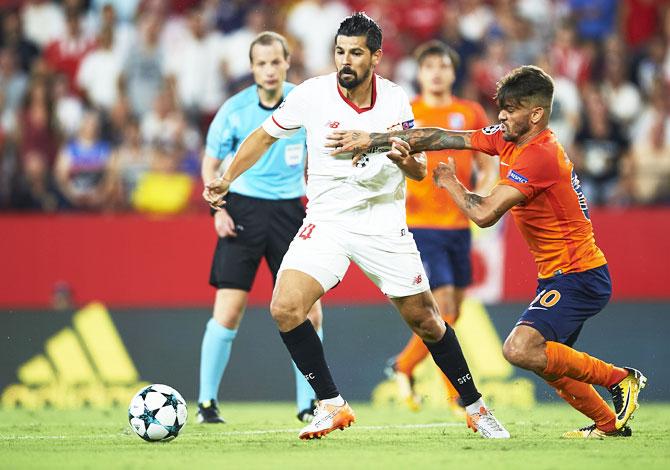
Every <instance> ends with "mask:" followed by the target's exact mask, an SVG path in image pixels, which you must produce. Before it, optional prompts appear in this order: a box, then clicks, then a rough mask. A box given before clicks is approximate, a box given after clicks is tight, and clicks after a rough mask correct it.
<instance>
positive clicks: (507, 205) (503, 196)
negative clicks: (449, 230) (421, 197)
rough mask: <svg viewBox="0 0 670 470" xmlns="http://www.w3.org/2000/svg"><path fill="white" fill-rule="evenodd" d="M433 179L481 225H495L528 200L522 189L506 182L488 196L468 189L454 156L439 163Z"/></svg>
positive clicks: (496, 187) (494, 188) (465, 212)
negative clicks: (461, 180) (515, 207)
mask: <svg viewBox="0 0 670 470" xmlns="http://www.w3.org/2000/svg"><path fill="white" fill-rule="evenodd" d="M433 180H434V181H435V184H436V185H437V187H438V188H443V189H446V190H447V192H448V193H449V195H450V196H451V198H452V199H453V200H454V202H456V205H457V206H458V207H459V208H460V209H461V211H463V213H464V214H465V215H467V216H468V217H469V218H470V220H472V221H473V222H474V223H476V224H477V225H479V226H480V227H490V226H491V225H494V224H495V223H496V222H498V220H500V218H501V217H502V216H503V215H504V214H505V212H507V211H508V210H510V209H511V208H512V207H514V206H516V205H517V204H519V203H521V202H523V201H525V200H526V197H525V196H524V195H523V194H522V193H521V191H519V190H518V189H516V188H513V187H512V186H509V185H506V184H498V185H496V186H494V187H493V190H492V191H491V192H490V193H489V195H488V196H481V195H479V194H475V193H473V192H470V191H468V190H467V189H466V188H465V186H463V184H462V183H461V182H460V181H458V178H456V165H455V164H454V159H453V158H449V161H448V162H447V163H440V164H439V165H438V167H437V168H436V169H435V170H434V171H433Z"/></svg>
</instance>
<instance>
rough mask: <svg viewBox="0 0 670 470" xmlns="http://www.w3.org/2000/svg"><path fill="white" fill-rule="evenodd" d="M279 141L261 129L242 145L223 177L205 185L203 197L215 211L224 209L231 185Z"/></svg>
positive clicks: (250, 135) (254, 132)
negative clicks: (225, 198)
mask: <svg viewBox="0 0 670 470" xmlns="http://www.w3.org/2000/svg"><path fill="white" fill-rule="evenodd" d="M276 141H277V138H276V137H272V136H271V135H270V134H268V133H267V131H266V130H265V129H263V127H259V128H258V129H256V130H255V131H253V132H252V133H251V134H249V135H248V136H247V138H246V139H244V141H242V143H241V144H240V147H239V148H238V149H237V152H236V153H235V157H234V158H233V160H232V162H231V163H230V166H229V167H228V169H227V170H226V172H225V173H224V174H223V176H221V177H219V178H216V179H214V180H212V181H210V182H209V183H207V184H206V185H205V191H204V192H203V194H202V197H203V198H205V201H207V202H208V203H209V205H210V206H212V207H213V208H215V209H218V208H220V207H223V205H224V204H225V201H224V200H223V197H224V196H225V195H226V194H227V193H228V189H229V188H230V184H231V183H232V182H233V181H234V180H235V178H237V177H238V176H240V175H241V174H242V173H244V172H245V171H247V170H248V169H249V168H251V167H252V166H254V164H255V163H256V162H257V161H258V160H259V159H260V158H261V156H263V154H264V153H265V152H267V150H268V149H269V148H270V147H271V146H272V144H274V143H275V142H276Z"/></svg>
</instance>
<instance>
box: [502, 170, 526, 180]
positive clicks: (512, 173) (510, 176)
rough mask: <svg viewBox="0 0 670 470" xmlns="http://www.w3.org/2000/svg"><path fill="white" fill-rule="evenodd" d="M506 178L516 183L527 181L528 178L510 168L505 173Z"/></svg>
mask: <svg viewBox="0 0 670 470" xmlns="http://www.w3.org/2000/svg"><path fill="white" fill-rule="evenodd" d="M507 178H508V179H511V180H512V181H516V182H517V183H528V178H526V177H525V176H523V175H521V174H520V173H517V172H516V171H514V170H510V171H509V173H507Z"/></svg>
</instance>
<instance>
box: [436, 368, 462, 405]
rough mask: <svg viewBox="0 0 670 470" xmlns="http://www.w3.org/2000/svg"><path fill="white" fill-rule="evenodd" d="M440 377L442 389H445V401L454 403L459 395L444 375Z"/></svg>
mask: <svg viewBox="0 0 670 470" xmlns="http://www.w3.org/2000/svg"><path fill="white" fill-rule="evenodd" d="M440 375H441V376H442V381H443V382H444V387H445V388H446V389H447V400H449V401H456V399H458V397H460V394H459V393H458V391H457V390H456V388H455V387H454V385H453V384H452V383H451V381H450V380H449V379H448V378H447V376H446V375H444V374H442V373H441V374H440Z"/></svg>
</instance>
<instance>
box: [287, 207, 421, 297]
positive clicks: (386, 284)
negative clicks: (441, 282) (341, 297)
mask: <svg viewBox="0 0 670 470" xmlns="http://www.w3.org/2000/svg"><path fill="white" fill-rule="evenodd" d="M350 261H353V262H354V263H356V264H357V265H358V267H359V268H361V270H362V271H363V272H364V273H365V275H366V276H367V277H368V278H369V279H370V280H371V281H372V282H374V283H375V285H376V286H377V287H379V289H380V290H381V291H382V292H383V293H384V294H385V295H387V296H388V297H406V296H409V295H414V294H419V293H421V292H424V291H426V290H429V289H430V287H429V284H428V278H427V276H426V272H425V271H424V269H423V263H422V262H421V257H420V255H419V250H418V249H417V247H416V243H414V237H413V236H412V234H411V233H410V232H409V230H407V229H402V230H401V229H398V231H397V233H393V234H387V235H363V234H359V233H352V232H350V231H348V230H347V229H346V228H345V227H342V226H340V225H337V224H333V223H329V222H314V223H310V222H309V221H308V220H305V222H304V223H303V225H302V227H300V230H298V233H297V234H296V236H295V238H294V239H293V241H292V242H291V245H289V248H288V251H287V252H286V255H284V260H283V261H282V264H281V267H280V268H279V272H281V271H283V270H285V269H295V270H297V271H301V272H303V273H305V274H308V275H310V276H311V277H313V278H314V279H316V280H317V281H318V282H319V284H321V286H322V287H323V290H324V291H325V292H328V291H329V290H330V289H332V288H333V287H335V286H336V285H337V284H338V283H339V282H340V281H341V280H342V279H343V278H344V274H345V273H346V272H347V268H349V262H350Z"/></svg>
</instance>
